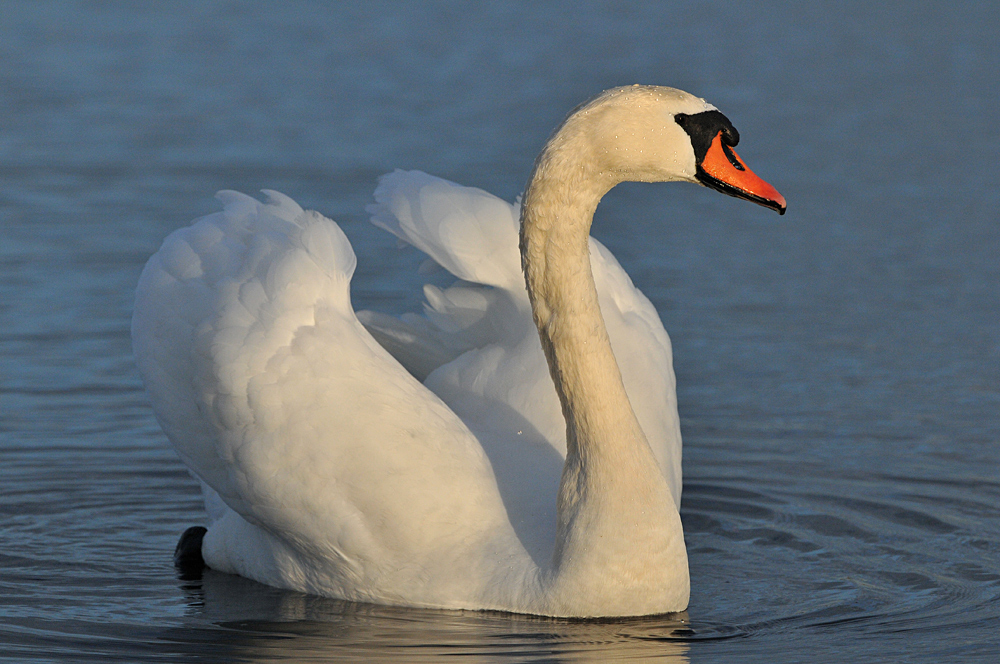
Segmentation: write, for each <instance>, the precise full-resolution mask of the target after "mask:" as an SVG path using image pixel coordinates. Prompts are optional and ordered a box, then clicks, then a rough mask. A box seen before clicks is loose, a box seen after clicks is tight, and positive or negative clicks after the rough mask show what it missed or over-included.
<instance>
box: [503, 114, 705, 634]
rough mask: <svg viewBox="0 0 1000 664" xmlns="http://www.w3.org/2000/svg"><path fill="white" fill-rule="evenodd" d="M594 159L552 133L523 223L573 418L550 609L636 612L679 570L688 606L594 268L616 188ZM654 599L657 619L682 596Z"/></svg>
mask: <svg viewBox="0 0 1000 664" xmlns="http://www.w3.org/2000/svg"><path fill="white" fill-rule="evenodd" d="M587 156H588V155H587V152H586V150H581V149H579V144H578V143H574V141H573V140H572V136H571V137H570V139H565V138H564V137H561V136H560V135H559V134H557V135H556V136H555V137H554V138H553V139H552V141H550V143H549V145H548V146H547V147H546V149H545V151H543V153H542V155H541V156H540V157H539V159H538V162H536V165H535V170H534V173H533V174H532V178H531V180H530V182H529V184H528V188H527V191H526V192H525V196H524V202H523V207H522V214H521V260H522V266H523V268H524V273H525V280H526V284H527V289H528V294H529V297H530V298H531V304H532V312H533V314H534V318H535V324H536V325H537V327H538V331H539V335H540V337H541V342H542V348H543V349H544V351H545V357H546V360H547V361H548V365H549V371H550V373H551V375H552V379H553V381H554V382H555V387H556V391H557V393H558V395H559V401H560V403H561V404H562V410H563V414H564V416H565V418H566V443H567V455H566V463H565V466H564V467H563V474H562V479H561V481H560V485H559V495H558V501H557V513H558V526H557V533H556V547H555V551H554V554H553V573H552V576H551V578H550V586H549V591H548V596H547V601H548V602H549V603H550V604H551V605H552V607H553V610H556V611H559V610H564V609H565V610H571V611H572V612H573V613H572V614H573V615H585V614H586V611H588V610H589V609H588V607H587V606H585V605H584V606H581V605H580V602H584V603H586V601H587V599H586V598H597V597H600V598H601V602H603V607H604V608H602V609H600V610H601V611H607V610H608V608H607V606H608V604H609V603H610V604H614V603H616V602H620V603H621V606H622V607H625V606H628V607H629V609H627V610H632V609H633V608H635V602H636V597H635V596H636V594H637V593H646V594H647V596H649V593H650V588H651V587H653V588H656V589H657V590H659V589H661V588H663V587H664V580H665V578H666V577H671V576H674V574H675V573H677V574H680V573H681V572H680V571H679V570H681V567H678V562H680V563H681V566H682V572H683V574H681V576H682V577H683V578H682V580H679V581H678V582H677V583H674V584H668V585H669V586H672V587H673V589H674V591H677V590H678V589H681V590H682V591H683V593H685V594H684V602H685V603H686V592H687V564H686V555H685V551H684V542H683V533H682V531H681V528H680V521H679V518H678V515H677V509H676V506H675V505H674V504H673V500H672V498H671V497H670V491H669V488H668V487H667V484H666V482H665V480H664V479H663V476H662V475H661V474H660V471H659V467H658V465H657V462H656V459H655V457H654V455H653V452H652V449H651V448H650V446H649V443H648V442H647V441H646V437H645V435H644V434H643V431H642V429H641V427H640V426H639V422H638V420H637V419H636V416H635V413H634V411H633V410H632V406H631V404H630V403H629V399H628V395H627V394H626V392H625V386H624V383H623V382H622V377H621V371H620V370H619V367H618V363H617V362H616V360H615V356H614V353H613V352H612V348H611V342H610V340H609V338H608V332H607V328H606V327H605V324H604V319H603V317H602V316H601V310H600V306H599V303H598V297H597V289H596V286H595V284H594V278H593V273H592V271H591V267H590V248H589V237H590V226H591V222H592V220H593V215H594V211H595V210H596V209H597V204H598V202H599V201H600V199H601V197H602V196H603V195H604V194H605V193H607V191H608V190H609V189H610V188H611V187H612V186H614V185H615V184H617V180H616V178H615V177H614V176H613V175H608V174H607V173H602V172H600V171H597V170H594V169H595V167H594V166H593V165H592V164H593V163H594V162H593V160H589V159H587ZM654 594H655V593H654ZM649 601H650V606H649V607H647V608H651V609H653V610H654V612H655V610H660V609H663V607H665V606H675V605H677V602H679V601H680V598H679V597H671V598H670V599H669V601H668V600H666V599H665V598H664V597H653V596H649ZM571 605H572V608H571V609H570V608H569V607H570V606H571ZM595 610H596V609H595ZM581 611H582V612H583V613H580V612H581Z"/></svg>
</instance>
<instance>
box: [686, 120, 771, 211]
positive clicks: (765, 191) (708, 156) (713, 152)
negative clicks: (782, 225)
mask: <svg viewBox="0 0 1000 664" xmlns="http://www.w3.org/2000/svg"><path fill="white" fill-rule="evenodd" d="M695 177H697V178H698V181H699V182H701V183H702V184H703V185H705V186H707V187H711V188H712V189H715V190H717V191H721V192H722V193H723V194H729V195H730V196H736V197H737V198H744V199H746V200H748V201H753V202H754V203H758V204H760V205H763V206H765V207H769V208H771V209H772V210H777V212H778V214H785V207H786V206H785V197H784V196H782V195H781V194H779V193H778V190H777V189H775V188H774V187H772V186H771V185H769V184H768V183H766V182H764V181H763V180H761V179H760V178H759V177H757V175H756V174H755V173H754V172H753V171H751V170H750V169H749V168H747V165H746V164H744V163H743V160H742V159H740V158H739V156H737V154H736V152H734V151H733V148H731V147H730V146H729V145H726V144H725V143H723V142H722V132H721V131H720V132H719V133H718V134H716V135H715V138H714V139H712V144H711V145H710V146H709V148H708V152H706V153H705V158H704V159H702V160H701V163H700V164H698V173H697V175H696V176H695Z"/></svg>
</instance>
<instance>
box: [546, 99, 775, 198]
mask: <svg viewBox="0 0 1000 664" xmlns="http://www.w3.org/2000/svg"><path fill="white" fill-rule="evenodd" d="M560 137H563V138H564V140H563V141H562V142H563V146H564V147H570V146H572V147H573V148H574V149H576V150H581V151H587V152H589V153H590V161H591V163H592V164H594V166H595V167H596V168H597V170H598V172H599V173H600V174H602V175H604V176H605V177H606V178H607V179H608V180H609V181H610V182H609V184H610V185H611V186H614V185H615V184H617V183H618V182H624V181H638V182H672V181H681V182H696V183H699V184H703V185H705V186H707V187H711V188H713V189H716V190H717V191H721V192H722V193H724V194H728V195H730V196H736V197H737V198H744V199H746V200H750V201H753V202H754V203H759V204H760V205H764V206H766V207H769V208H772V209H774V210H777V211H778V212H779V213H780V214H784V212H785V199H784V197H783V196H782V195H781V194H779V193H778V192H777V190H776V189H775V188H774V187H772V186H771V185H769V184H768V183H767V182H765V181H764V180H762V179H761V178H759V177H758V176H757V175H755V174H754V173H753V171H751V170H750V169H749V168H747V166H746V164H744V163H743V160H742V159H740V158H739V157H738V156H737V155H736V152H734V151H733V146H735V145H736V144H737V143H739V140H740V135H739V133H738V132H737V131H736V128H735V127H733V124H732V123H731V122H730V121H729V119H728V118H727V117H726V116H725V115H723V114H722V113H720V112H719V111H718V110H717V109H716V108H715V107H714V106H712V105H711V104H709V103H707V102H706V101H705V100H704V99H700V98H698V97H695V96H694V95H691V94H688V93H687V92H683V91H681V90H675V89H674V88H665V87H658V86H650V85H634V86H629V87H621V88H614V89H611V90H607V91H605V92H603V93H601V94H600V95H598V96H597V97H595V98H594V99H592V100H590V101H589V102H586V103H585V104H583V105H582V106H580V107H579V108H578V109H577V110H576V111H574V112H573V113H572V114H571V115H570V116H569V117H568V118H567V119H566V121H565V122H564V123H563V125H562V127H560V129H559V130H558V131H557V134H556V136H555V137H554V142H555V143H557V144H558V143H559V142H560V141H559V138H560Z"/></svg>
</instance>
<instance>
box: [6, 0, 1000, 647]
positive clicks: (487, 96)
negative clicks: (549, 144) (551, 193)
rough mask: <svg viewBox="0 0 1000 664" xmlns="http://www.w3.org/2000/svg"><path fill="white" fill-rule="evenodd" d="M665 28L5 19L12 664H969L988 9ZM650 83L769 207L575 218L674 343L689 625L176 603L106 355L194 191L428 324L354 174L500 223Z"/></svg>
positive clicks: (628, 23)
mask: <svg viewBox="0 0 1000 664" xmlns="http://www.w3.org/2000/svg"><path fill="white" fill-rule="evenodd" d="M672 5H673V3H646V4H644V5H641V6H640V5H637V6H632V5H629V4H628V3H612V4H608V5H598V4H585V6H584V7H583V9H581V5H580V4H579V3H565V4H561V3H536V5H531V6H530V7H529V6H528V5H526V4H525V5H522V4H519V3H515V2H493V3H484V4H483V5H481V6H477V8H468V7H465V8H464V9H463V8H462V7H463V6H462V5H454V4H448V3H442V4H438V3H427V4H418V3H408V4H405V5H404V4H402V3H400V4H394V3H393V4H387V5H385V6H384V7H380V8H377V9H372V8H371V7H370V6H368V5H366V8H365V9H363V10H362V9H357V10H355V9H351V8H341V7H340V6H337V7H333V6H323V7H319V6H318V5H317V6H313V5H311V4H308V3H297V2H289V3H283V4H282V5H281V7H282V9H281V11H280V12H279V11H278V10H277V9H276V8H275V7H276V5H274V4H270V3H260V4H256V3H227V2H200V3H190V4H177V5H171V9H170V10H167V9H165V8H163V7H161V6H160V5H158V4H147V3H135V4H133V3H110V4H96V5H95V4H90V3H77V2H73V1H71V0H65V1H62V0H52V1H51V2H46V3H23V4H17V3H8V4H7V5H5V7H4V13H3V17H2V18H0V113H2V116H3V118H4V122H3V124H2V126H0V174H2V176H3V177H0V523H2V528H0V661H3V660H11V661H59V660H63V661H74V662H107V661H129V662H134V661H151V660H156V661H164V660H167V661H170V660H180V659H187V660H194V661H218V660H223V659H226V660H232V661H271V660H278V659H287V660H289V661H310V660H316V661H328V660H336V659H342V660H355V661H356V660H361V659H371V660H393V659H395V660H397V661H420V660H428V661H439V660H441V659H451V658H458V659H470V660H489V661H499V660H524V661H564V660H566V661H578V660H585V659H591V660H598V661H608V660H609V659H615V660H618V659H628V658H633V659H637V660H639V659H663V660H666V661H669V660H670V659H671V658H673V659H677V660H680V659H690V660H691V661H694V662H698V661H768V662H781V661H851V660H864V661H888V662H895V661H906V660H908V661H916V660H923V661H960V660H963V659H964V660H968V661H990V659H991V657H994V656H995V654H996V652H998V651H1000V563H998V561H1000V477H998V473H997V468H998V467H1000V445H998V443H1000V419H998V418H997V417H996V413H997V412H998V407H1000V328H998V326H997V320H1000V289H997V288H996V285H997V284H998V283H1000V261H998V256H997V251H996V247H997V246H1000V225H998V224H997V223H996V210H997V209H1000V200H998V198H1000V192H998V190H997V188H996V186H995V185H996V182H997V181H1000V173H998V168H1000V166H998V163H997V161H996V159H995V155H994V152H995V149H994V148H995V146H996V145H998V144H1000V136H998V133H1000V124H998V123H996V122H988V121H987V122H984V121H983V118H984V117H990V115H991V114H992V113H993V111H994V109H996V108H997V107H998V106H1000V99H998V98H997V96H998V94H1000V93H998V91H1000V81H998V80H997V77H998V70H997V68H996V67H995V63H996V62H997V61H1000V53H998V50H1000V44H998V42H997V40H996V38H995V32H996V30H995V26H996V25H997V24H998V18H1000V17H998V16H997V12H998V9H997V8H996V7H994V6H993V5H990V4H989V3H979V4H976V3H968V4H962V5H954V6H947V7H946V6H944V5H941V6H940V7H939V6H936V5H931V4H925V3H909V4H904V5H894V7H893V9H892V10H887V9H882V8H881V6H873V5H871V4H870V3H848V4H846V5H845V4H843V3H837V4H836V5H832V4H828V3H822V2H820V3H808V4H802V3H780V2H777V3H773V4H770V5H766V6H762V5H761V4H760V3H741V2H735V3H728V4H727V5H725V6H724V7H723V6H722V5H719V6H716V5H708V4H698V3H694V4H689V5H684V6H683V7H677V6H672ZM176 7H181V8H182V10H178V9H176ZM359 7H360V5H359ZM633 81H639V82H655V83H664V84H671V85H676V86H678V87H682V88H686V89H689V90H691V91H693V92H697V93H698V94H701V95H704V96H705V97H707V98H709V100H710V101H712V102H713V103H714V104H716V105H718V106H719V107H720V108H722V109H723V110H724V111H725V112H726V113H727V115H729V116H730V118H731V119H732V120H733V121H734V123H735V124H736V126H737V127H738V128H739V129H740V132H741V135H742V141H741V144H740V148H741V155H743V156H745V157H746V158H747V159H749V160H752V162H753V164H754V167H755V169H756V171H757V172H758V173H760V174H761V175H762V176H764V177H766V178H767V179H768V180H769V181H771V182H773V183H774V184H775V185H776V186H777V187H778V189H779V190H780V191H782V193H783V194H784V195H785V196H786V197H787V198H788V200H789V204H790V205H789V213H788V214H787V215H786V216H784V217H782V218H781V219H780V220H778V219H776V218H775V219H772V218H771V216H770V215H769V214H766V213H767V211H765V210H757V209H755V208H754V207H753V206H750V205H741V204H739V202H736V201H732V200H730V199H727V198H725V197H721V196H715V195H712V194H709V193H706V192H703V191H700V190H699V189H697V188H695V187H684V186H680V185H662V186H644V185H629V186H623V187H619V188H617V189H616V190H615V191H613V192H611V194H610V195H609V197H608V198H607V199H606V201H605V202H604V203H602V205H601V208H600V209H599V210H598V218H597V222H596V225H595V234H597V235H598V237H599V238H600V239H601V240H602V241H603V242H604V243H605V244H606V245H607V246H608V247H609V248H610V249H611V250H612V251H613V252H614V253H615V254H616V255H617V256H618V257H619V259H620V260H621V262H622V264H623V265H624V266H625V267H626V269H627V270H628V271H629V273H630V274H631V275H632V277H633V279H634V280H635V282H636V283H637V284H638V285H639V286H640V287H641V288H642V289H643V290H644V291H645V292H646V294H647V295H649V297H650V298H651V300H652V301H653V302H654V304H655V305H656V306H657V309H658V310H659V312H660V314H661V316H662V317H663V319H664V322H665V325H666V327H667V329H668V330H669V331H670V333H671V335H672V338H673V340H674V350H675V356H676V368H677V374H678V397H679V403H680V409H681V416H682V426H683V430H684V436H685V452H684V455H685V456H684V472H685V488H684V497H683V506H682V518H683V520H684V526H685V534H686V539H687V544H688V550H689V559H690V565H691V578H692V598H691V606H690V608H689V610H688V612H687V613H686V614H684V615H680V616H667V617H655V618H648V619H641V620H619V621H611V622H579V621H577V622H574V621H558V620H546V619H536V618H529V617H520V616H509V615H501V614H484V613H472V612H435V611H411V610H403V609H392V608H385V607H372V606H365V605H356V604H347V603H342V602H336V601H331V600H327V599H321V598H315V597H308V596H304V595H300V594H296V593H288V592H285V591H280V590H275V589H272V588H266V587H264V586H260V585H258V584H254V583H252V582H249V581H246V580H243V579H238V578H233V577H228V576H225V575H220V574H216V573H208V574H206V575H205V577H204V578H203V579H201V580H200V581H191V582H184V581H178V580H177V578H176V575H175V572H174V570H173V568H172V567H171V564H170V555H171V552H172V550H173V546H174V544H175V542H176V538H177V536H178V534H179V533H180V532H181V531H182V530H184V528H186V527H187V526H189V525H193V524H194V523H197V522H198V520H199V519H200V518H201V516H200V515H201V506H200V500H199V496H198V489H197V486H196V484H195V483H194V481H193V480H192V479H191V478H190V477H189V476H188V475H187V474H186V472H185V471H184V469H183V467H182V466H181V464H180V462H179V461H178V460H177V458H176V456H175V455H174V454H173V452H172V451H171V450H170V449H169V447H168V446H167V444H166V442H165V440H164V438H163V435H162V433H160V430H159V427H158V426H157V425H156V422H155V420H154V419H153V416H152V413H151V411H150V409H149V404H148V401H147V399H146V397H145V393H144V391H143V389H142V386H141V384H140V382H139V378H138V375H137V373H136V370H135V366H134V362H133V359H132V356H131V349H130V345H129V336H128V326H129V316H130V313H131V306H132V293H133V289H134V286H135V283H136V281H137V278H138V274H139V270H140V269H141V267H142V264H143V263H144V262H145V260H146V258H148V256H149V255H150V254H151V253H152V252H153V251H154V250H155V249H156V247H157V246H158V244H159V242H161V241H162V239H163V238H164V237H165V236H166V235H167V234H168V233H169V232H170V231H171V230H173V229H174V228H176V227H178V226H180V225H181V224H184V223H187V222H188V221H189V220H191V219H193V218H194V217H196V216H199V215H201V214H205V213H208V212H211V211H214V210H215V209H216V208H217V205H216V204H215V202H214V201H212V200H211V197H210V195H211V193H212V192H213V191H215V190H217V189H221V188H235V189H240V190H243V191H248V192H253V191H255V190H256V189H259V188H261V187H269V188H275V189H278V190H281V191H285V192H286V193H288V194H290V195H292V196H294V197H296V198H297V199H299V200H300V201H301V202H302V203H303V204H305V205H307V206H311V207H315V208H317V209H319V210H320V211H321V212H323V213H325V214H327V215H329V216H331V217H333V218H335V219H337V220H338V221H340V222H341V223H342V225H343V227H344V230H345V232H346V233H347V235H348V236H349V237H350V239H351V241H352V242H353V243H354V246H355V249H356V251H357V253H358V256H359V267H358V272H357V274H356V277H355V281H354V291H353V297H354V300H355V303H356V305H357V306H358V307H359V308H373V309H381V310H387V311H391V312H400V311H404V310H410V309H414V308H416V307H417V306H419V280H418V278H417V277H416V276H415V275H416V271H417V267H418V266H419V264H420V262H421V259H420V257H419V256H417V255H415V254H414V253H412V252H397V251H396V250H395V249H394V245H393V242H392V241H391V240H390V238H387V237H384V236H383V235H384V234H382V233H381V231H378V230H376V229H373V228H370V227H369V226H368V225H367V223H366V222H365V220H364V215H363V209H364V205H365V204H366V203H368V202H369V199H370V196H371V191H372V190H373V188H374V180H375V178H376V176H377V175H378V174H379V173H381V172H384V171H386V170H390V169H391V168H394V167H401V168H422V169H424V170H428V171H430V172H433V173H435V174H437V175H441V176H444V177H449V178H452V179H456V180H459V181H461V182H463V183H467V184H472V185H476V186H481V187H484V188H486V189H488V190H490V191H493V192H496V193H498V194H500V195H503V196H505V197H507V198H511V199H512V198H513V197H514V196H516V195H517V194H518V192H519V190H520V187H521V186H522V184H523V182H524V181H525V179H526V177H527V174H528V170H529V169H530V166H531V162H532V159H533V154H534V151H535V150H536V149H537V148H538V146H540V145H541V143H542V142H543V141H544V138H545V136H546V135H547V134H548V132H549V131H550V130H551V128H552V127H553V126H554V125H555V123H556V122H557V121H558V120H559V119H560V118H561V117H562V115H563V114H564V113H565V112H566V111H567V110H568V109H569V108H570V107H571V106H572V105H573V104H575V103H577V102H579V101H580V100H582V99H584V98H586V97H587V96H589V95H590V94H592V93H594V92H596V91H597V90H599V89H601V88H603V87H607V86H610V85H617V84H621V83H626V82H633ZM973 127H974V129H970V128H973ZM762 220H763V221H762Z"/></svg>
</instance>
